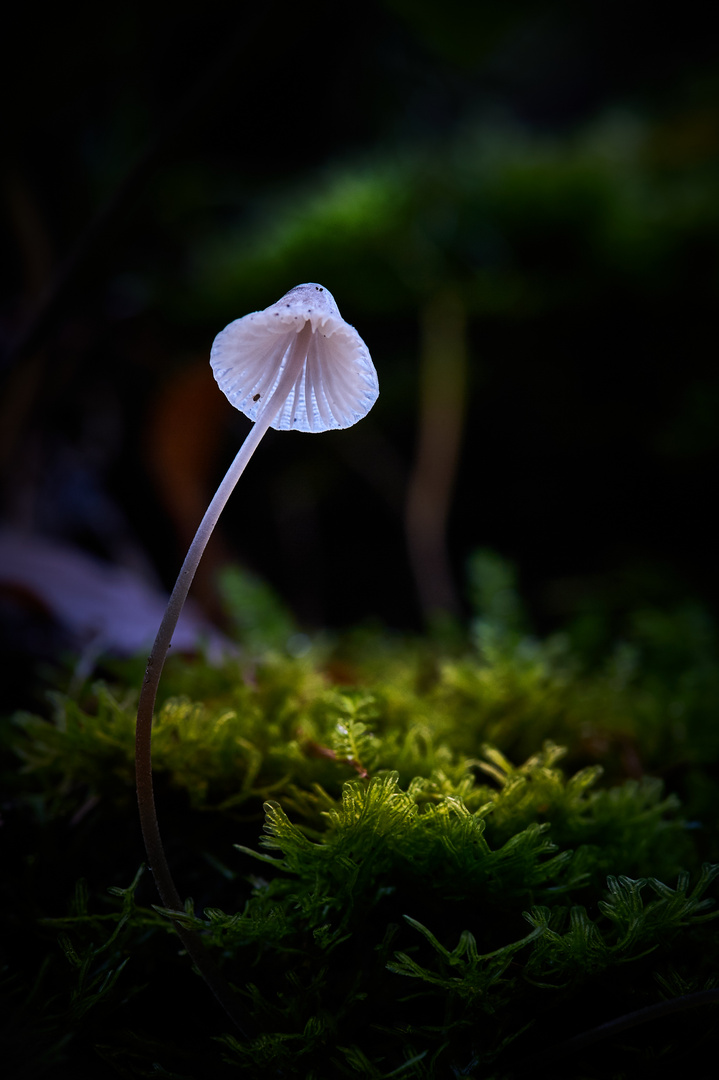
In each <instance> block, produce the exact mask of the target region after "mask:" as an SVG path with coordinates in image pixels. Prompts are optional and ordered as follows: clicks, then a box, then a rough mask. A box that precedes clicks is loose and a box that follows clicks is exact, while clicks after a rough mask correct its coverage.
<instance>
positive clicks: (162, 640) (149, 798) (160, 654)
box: [135, 412, 276, 1028]
mask: <svg viewBox="0 0 719 1080" xmlns="http://www.w3.org/2000/svg"><path fill="white" fill-rule="evenodd" d="M275 415H276V414H275V413H273V412H268V413H267V414H265V415H264V416H263V417H262V418H261V419H259V420H258V421H257V423H256V424H255V425H254V427H252V428H251V430H250V432H249V434H248V435H247V438H246V439H245V441H244V442H243V444H242V446H241V447H240V450H239V452H238V454H237V456H236V457H235V459H234V461H233V462H232V464H231V465H230V467H229V469H228V470H227V472H226V473H225V476H224V478H223V479H222V481H221V482H220V486H219V487H218V489H217V491H216V492H215V495H214V498H213V499H212V501H211V503H210V505H209V506H208V508H207V510H206V512H205V516H204V517H203V519H202V521H201V522H200V526H199V528H198V530H197V532H196V533H195V538H194V540H193V541H192V543H191V544H190V547H189V550H188V552H187V555H186V556H185V561H184V563H183V564H182V569H181V570H180V573H179V575H178V577H177V581H176V582H175V587H174V589H173V590H172V594H171V595H170V599H169V601H168V604H167V608H166V609H165V614H164V615H163V617H162V622H161V623H160V628H159V630H158V631H157V636H156V638H155V642H154V645H153V646H152V651H151V652H150V657H149V660H148V662H147V669H146V671H145V678H144V680H143V683H142V689H141V691H140V700H139V702H138V706H137V726H136V729H135V777H136V783H137V805H138V808H139V811H140V825H141V827H142V835H143V839H144V841H145V850H146V852H147V860H148V862H149V864H150V869H151V870H152V874H153V877H154V879H155V884H156V885H157V891H158V892H159V894H160V898H161V900H162V903H163V905H164V906H165V907H166V908H169V909H170V910H172V911H182V910H183V905H182V901H181V900H180V894H179V893H178V891H177V887H176V885H175V882H174V880H173V877H172V874H171V873H170V867H169V865H168V862H167V857H166V855H165V849H164V847H163V844H162V838H161V836H160V826H159V824H158V821H157V812H156V809H155V795H154V790H153V784H152V716H153V712H154V709H155V700H156V698H157V689H158V686H159V684H160V677H161V675H162V669H163V667H164V664H165V660H166V658H167V653H168V650H169V648H170V642H171V641H172V635H173V634H174V632H175V627H176V626H177V621H178V619H179V617H180V613H181V611H182V608H183V605H184V603H185V600H186V599H187V594H188V592H189V589H190V585H191V584H192V579H193V578H194V576H195V572H196V570H197V567H198V565H199V563H200V559H201V558H202V553H203V552H204V550H205V547H206V546H207V541H208V540H209V539H210V536H211V535H212V530H213V529H214V527H215V525H216V524H217V520H218V518H219V516H220V514H221V513H222V510H223V509H224V507H225V504H226V503H227V500H228V499H229V497H230V495H231V494H232V491H233V489H234V487H235V485H236V483H237V481H238V480H239V479H240V477H241V476H242V473H243V472H244V470H245V468H246V466H247V463H248V462H249V460H250V458H251V457H252V455H253V453H254V452H255V450H256V449H257V446H258V444H259V442H260V439H261V438H262V436H263V435H264V434H265V432H266V431H267V428H268V427H269V426H270V423H271V421H272V420H273V419H274V416H275ZM173 925H174V927H175V929H176V930H177V933H178V935H179V936H180V938H181V940H182V943H183V945H184V946H185V948H186V949H187V952H188V953H189V955H190V956H191V957H192V960H193V961H194V963H195V966H196V967H197V968H198V970H199V971H200V973H201V975H202V976H203V978H204V979H205V982H206V983H207V984H208V985H209V987H210V989H211V990H212V992H213V993H214V995H215V997H216V998H217V1000H218V1001H219V1002H220V1004H221V1005H222V1006H223V1008H224V1009H225V1011H226V1012H227V1013H228V1015H229V1016H230V1017H231V1019H232V1020H234V1021H235V1023H236V1024H238V1026H239V1027H240V1028H242V1027H243V1026H246V1025H245V1024H244V1023H243V1022H242V1021H241V1020H240V1017H239V1015H238V1013H239V1005H238V1001H237V998H236V996H235V995H234V994H233V993H232V991H231V990H230V988H229V986H228V985H227V983H226V982H225V980H224V978H223V977H222V976H221V975H220V973H219V971H218V969H217V968H216V967H215V964H214V962H213V961H212V959H211V957H210V955H209V953H208V952H207V950H206V949H205V947H204V945H203V944H202V941H201V939H200V937H199V935H198V934H196V933H195V932H194V931H192V930H188V929H187V928H186V927H183V926H181V925H180V924H179V923H177V922H175V923H174V924H173Z"/></svg>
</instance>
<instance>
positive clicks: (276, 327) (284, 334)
mask: <svg viewBox="0 0 719 1080" xmlns="http://www.w3.org/2000/svg"><path fill="white" fill-rule="evenodd" d="M210 363H211V365H212V370H213V372H214V376H215V379H216V380H217V383H218V385H219V387H220V389H221V390H222V392H223V393H224V394H225V396H226V397H227V398H228V400H229V401H230V402H231V403H232V404H233V405H234V406H235V408H237V409H239V410H240V411H241V412H243V413H244V414H245V416H248V417H249V418H250V420H258V419H260V418H261V417H262V416H263V415H264V414H265V413H266V412H267V411H268V410H271V411H272V412H275V411H276V415H274V416H273V418H272V420H271V421H270V426H271V427H273V428H277V429H278V430H280V431H288V430H295V431H328V430H330V429H331V428H346V427H351V426H352V424H356V423H357V421H358V420H361V419H362V417H363V416H366V414H367V413H368V412H369V410H370V409H371V408H372V406H373V405H374V403H375V401H376V400H377V396H378V394H379V387H378V382H377V372H376V371H375V368H374V364H373V363H372V360H371V358H370V354H369V350H368V348H367V346H366V345H365V343H364V341H363V340H362V338H361V337H360V336H359V334H358V333H357V331H356V330H355V328H354V327H353V326H350V325H349V323H346V322H345V321H344V319H343V318H342V316H341V315H340V313H339V311H338V309H337V304H336V303H335V301H334V297H333V296H332V294H331V293H330V292H328V291H327V289H325V288H323V286H322V285H317V284H316V283H315V282H308V283H307V284H306V285H297V286H296V287H295V288H294V289H290V291H289V292H288V293H286V294H285V295H284V296H283V297H282V299H281V300H278V301H277V303H276V304H272V305H271V306H270V307H268V308H265V310H264V311H254V312H252V314H251V315H245V316H243V318H241V319H236V320H235V321H234V322H232V323H230V325H229V326H226V327H225V329H224V330H222V331H221V332H220V333H219V334H218V335H217V337H216V338H215V340H214V343H213V345H212V351H211V353H210Z"/></svg>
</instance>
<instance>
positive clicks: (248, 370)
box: [135, 282, 379, 1030]
mask: <svg viewBox="0 0 719 1080" xmlns="http://www.w3.org/2000/svg"><path fill="white" fill-rule="evenodd" d="M210 363H211V365H212V370H213V372H214V375H215V379H216V380H217V383H218V385H219V387H220V389H221V390H222V391H223V393H224V394H225V395H226V397H227V398H228V399H229V401H230V402H231V403H232V404H233V405H234V406H235V407H236V408H238V409H240V411H241V412H243V413H244V414H245V415H246V416H248V417H249V418H250V419H251V420H253V421H254V425H253V427H252V428H251V429H250V431H249V433H248V435H247V438H246V439H245V441H244V443H243V444H242V446H241V447H240V450H239V452H238V454H237V456H236V457H235V459H234V461H233V462H232V464H231V465H230V467H229V469H228V470H227V473H226V474H225V476H224V478H223V480H222V481H221V482H220V485H219V487H218V489H217V491H216V492H215V495H214V496H213V498H212V501H211V502H210V505H209V506H208V508H207V510H206V512H205V515H204V517H203V519H202V521H201V522H200V525H199V528H198V530H197V532H196V534H195V538H194V540H193V541H192V543H191V544H190V547H189V549H188V552H187V555H186V556H185V561H184V563H183V564H182V568H181V570H180V573H179V575H178V578H177V581H176V583H175V587H174V589H173V590H172V594H171V596H170V599H169V601H168V604H167V608H166V610H165V614H164V616H163V618H162V622H161V623H160V628H159V630H158V631H157V637H156V638H155V643H154V645H153V647H152V651H151V653H150V657H149V660H148V663H147V670H146V671H145V678H144V681H143V684H142V689H141V691H140V700H139V702H138V708H137V727H136V741H135V771H136V780H137V801H138V806H139V811H140V823H141V826H142V834H143V837H144V841H145V849H146V851H147V858H148V862H149V864H150V867H151V869H152V873H153V876H154V878H155V883H156V885H157V889H158V892H159V894H160V897H161V899H162V903H163V904H164V906H165V907H166V908H168V909H170V910H172V911H177V912H182V911H183V905H182V902H181V900H180V895H179V893H178V891H177V888H176V886H175V883H174V881H173V879H172V875H171V873H170V869H169V866H168V863H167V858H166V856H165V851H164V848H163V845H162V840H161V838H160V830H159V826H158V822H157V814H156V811H155V799H154V793H153V785H152V756H151V744H152V715H153V711H154V707H155V699H156V697H157V688H158V686H159V682H160V676H161V675H162V668H163V666H164V663H165V658H166V657H167V652H168V649H169V648H170V643H171V641H172V635H173V633H174V630H175V626H176V625H177V620H178V619H179V616H180V612H181V611H182V608H183V605H184V603H185V599H186V597H187V594H188V591H189V589H190V585H191V584H192V579H193V578H194V576H195V571H196V570H197V567H198V564H199V562H200V559H201V557H202V553H203V551H204V550H205V547H206V545H207V541H208V540H209V538H210V536H211V534H212V530H213V529H214V527H215V525H216V524H217V520H218V518H219V516H220V514H221V513H222V510H223V508H224V506H225V503H226V502H227V500H228V498H229V497H230V495H231V493H232V491H233V489H234V487H235V484H236V483H237V481H238V480H239V478H240V476H241V475H242V473H243V472H244V470H245V467H246V466H247V463H248V461H249V460H250V458H251V457H252V455H253V453H254V452H255V450H256V449H257V445H258V443H259V442H260V439H261V438H262V436H263V435H264V434H265V432H266V431H267V429H268V428H269V427H274V428H277V429H278V430H279V431H288V430H295V431H311V432H317V431H329V430H331V429H333V428H346V427H351V426H352V425H353V424H355V423H357V421H358V420H361V419H362V417H363V416H365V415H366V414H367V413H368V412H369V410H370V409H371V408H372V406H373V405H374V403H375V401H376V400H377V395H378V394H379V388H378V383H377V372H376V371H375V368H374V365H373V363H372V360H371V358H370V355H369V351H368V349H367V346H366V345H365V343H364V342H363V340H362V338H361V337H360V336H359V334H358V333H357V331H356V330H355V329H354V327H352V326H350V325H349V324H348V323H346V322H345V321H344V319H343V318H342V317H341V315H340V313H339V310H338V309H337V305H336V303H335V301H334V298H333V296H332V294H331V293H330V292H328V291H327V289H325V288H323V287H322V286H321V285H317V284H316V283H314V282H310V283H308V284H305V285H297V286H296V287H295V288H294V289H290V291H289V292H288V293H286V294H285V295H284V296H283V297H282V298H281V299H280V300H278V301H277V303H276V304H272V305H271V306H270V307H268V308H265V310H264V311H255V312H252V314H250V315H245V316H243V318H241V319H236V320H235V321H234V322H232V323H230V324H229V326H227V327H225V329H224V330H222V331H221V332H220V333H219V334H218V335H217V337H216V338H215V341H214V343H213V345H212V350H211V353H210ZM174 925H175V928H176V930H177V932H178V934H179V935H180V937H181V939H182V942H183V944H184V946H185V948H186V949H187V951H188V953H189V954H190V956H191V957H192V959H193V961H194V962H195V964H196V966H197V968H198V969H199V970H200V972H201V973H202V975H203V977H204V978H205V981H206V982H207V983H208V985H209V986H210V988H211V989H212V991H213V992H214V994H215V996H216V997H217V998H218V1000H219V1001H220V1003H221V1004H222V1005H223V1007H224V1008H225V1010H226V1011H227V1013H228V1014H229V1015H230V1016H231V1017H232V1019H233V1020H234V1021H235V1022H236V1023H237V1024H238V1025H239V1026H240V1027H241V1028H244V1029H245V1030H246V1029H247V1025H246V1022H245V1019H244V1018H243V1016H242V1014H241V1011H240V1008H239V1005H238V1002H237V999H236V997H235V995H234V994H233V993H232V991H231V990H230V988H229V986H227V984H226V983H225V980H224V979H223V977H222V976H221V974H220V972H219V971H218V970H217V969H216V968H215V966H214V962H213V961H212V959H211V957H210V956H209V954H208V953H207V952H206V950H205V948H204V945H203V944H202V942H201V940H200V938H199V936H198V935H197V934H196V933H195V932H194V931H191V930H189V929H187V928H186V927H184V926H182V925H181V924H180V923H179V922H175V924H174Z"/></svg>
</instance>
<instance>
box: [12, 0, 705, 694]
mask: <svg viewBox="0 0 719 1080" xmlns="http://www.w3.org/2000/svg"><path fill="white" fill-rule="evenodd" d="M712 24H713V20H712V9H711V5H708V4H703V3H694V2H691V0H690V2H687V3H684V4H683V5H681V7H680V8H678V9H677V8H673V9H669V8H667V9H664V10H659V9H657V8H655V9H653V11H652V15H651V18H650V19H649V18H647V16H646V7H645V5H643V4H638V3H633V2H631V0H624V2H622V3H617V2H612V0H609V2H607V0H604V2H602V3H599V2H598V0H597V2H595V0H589V2H587V3H583V4H579V5H578V4H576V3H569V2H560V0H557V2H554V3H552V2H545V3H534V2H529V0H524V2H516V3H513V4H501V3H496V2H492V0H475V2H471V3H470V2H469V0H443V2H442V3H438V2H429V0H368V2H367V3H365V4H363V5H361V6H354V7H347V8H342V7H341V6H340V5H337V4H330V3H327V2H325V0H317V2H316V3H314V4H313V5H311V6H309V7H307V6H303V5H295V4H292V5H290V4H286V3H281V2H278V3H274V4H273V3H268V4H263V5H250V4H237V3H232V4H231V3H228V2H226V0H206V2H205V3H203V4H202V5H200V4H196V3H181V2H180V3H173V4H169V3H163V2H156V0H155V2H152V0H150V2H143V3H139V2H137V0H123V3H122V4H120V3H112V2H110V3H106V4H103V5H101V6H96V7H95V8H92V9H89V8H87V6H85V5H78V4H70V5H52V6H51V5H47V6H46V7H44V8H43V9H42V11H40V9H39V8H37V7H36V6H32V5H25V6H21V5H13V7H12V9H11V10H10V11H8V12H6V13H5V15H4V25H5V29H4V38H5V49H4V53H5V60H4V64H3V67H4V74H3V78H4V80H5V89H4V93H3V136H2V142H3V154H2V162H3V163H2V213H1V215H0V230H1V244H2V252H3V259H2V269H1V271H0V272H1V275H2V277H1V279H0V283H1V296H0V353H1V356H2V370H1V377H2V403H1V405H0V410H1V411H0V427H1V443H0V464H1V469H2V494H1V499H2V502H1V513H2V532H1V534H0V535H1V536H2V543H1V544H0V555H1V558H0V605H1V607H0V611H1V614H2V623H3V639H2V652H3V663H4V666H5V669H6V671H5V674H4V678H3V693H4V696H5V697H7V698H8V699H10V700H11V701H13V702H17V703H21V704H22V703H24V701H25V699H26V697H27V694H28V685H29V680H30V681H31V680H32V678H34V673H35V672H36V671H37V665H38V663H41V662H44V661H45V660H47V659H49V658H52V657H55V656H57V655H58V654H59V653H61V652H62V651H63V650H64V649H67V648H76V649H80V650H81V651H82V650H86V651H87V652H88V656H89V657H90V660H89V661H88V664H89V663H91V660H92V657H93V656H94V655H95V654H96V653H99V652H101V651H102V650H103V649H106V648H107V649H110V650H112V649H113V648H115V649H117V650H120V651H122V650H123V649H125V650H127V649H132V647H134V646H135V645H138V644H139V643H140V642H139V638H140V637H141V636H142V634H141V629H142V628H144V627H145V623H147V624H150V623H152V622H153V620H154V619H155V617H156V616H155V606H153V605H154V604H155V600H156V599H157V594H158V592H159V591H162V590H167V589H169V588H170V587H171V585H172V583H173V581H174V577H175V574H176V572H177V569H178V566H179V564H180V562H181V560H182V557H183V555H184V551H185V549H186V546H187V544H188V542H189V540H190V538H191V536H192V535H193V533H194V529H195V526H196V524H197V522H198V520H199V518H200V516H201V514H202V512H203V509H204V506H205V505H206V503H207V501H208V500H209V497H210V496H211V494H212V491H213V490H214V486H215V484H216V483H217V482H218V480H219V479H220V477H221V476H222V474H223V472H224V470H225V468H226V467H227V465H228V464H229V462H230V460H231V459H232V457H233V456H234V454H235V452H236V450H237V448H238V447H239V444H240V442H241V440H242V438H243V437H244V435H245V433H246V431H247V429H248V426H249V423H248V421H246V420H245V419H244V418H243V417H242V416H241V415H240V414H238V413H236V412H235V411H234V410H233V409H232V408H231V407H230V406H229V405H228V404H227V402H226V401H225V400H224V398H223V397H222V395H221V393H220V392H219V390H218V389H217V388H216V386H215V384H214V381H213V379H212V375H211V371H210V367H209V363H208V357H209V349H210V345H211V343H212V339H213V337H214V335H215V334H216V333H217V332H218V331H219V330H220V329H222V327H223V326H225V325H226V324H227V323H228V322H230V321H231V320H232V319H234V318H237V317H239V316H240V315H243V314H245V313H247V312H248V311H252V310H256V309H258V308H262V307H265V306H266V305H267V304H269V303H272V302H274V301H275V300H276V299H278V298H279V296H281V295H282V294H283V293H284V292H285V291H287V289H289V288H291V287H292V286H293V285H295V284H297V283H299V282H303V281H319V282H321V283H322V284H323V285H325V286H326V287H327V288H329V289H330V290H331V291H332V292H333V294H334V295H335V298H336V299H337V302H338V304H339V307H340V310H341V311H342V314H343V315H344V316H345V318H346V319H347V320H348V321H349V322H351V323H352V324H354V325H355V326H356V327H357V329H358V330H359V332H360V334H361V335H362V336H363V338H364V339H365V341H366V342H367V344H368V346H369V348H370V351H371V353H372V356H373V359H374V361H375V364H376V367H377V369H378V372H379V377H380V390H381V394H380V398H379V401H378V403H377V405H376V406H375V408H374V409H373V411H372V413H371V414H370V415H369V416H368V417H367V419H366V420H364V421H363V422H362V423H361V424H359V425H357V426H356V427H355V428H353V429H352V430H350V431H346V432H338V433H328V434H325V435H322V436H308V435H300V434H296V433H288V434H281V433H274V432H271V433H270V434H269V435H268V437H267V438H266V439H265V441H264V443H263V445H262V446H261V448H260V451H259V452H258V453H257V455H256V457H255V459H254V460H253V462H252V464H251V466H250V468H249V470H248V472H247V473H246V475H245V477H244V478H243V479H242V481H241V485H240V487H239V488H238V490H237V492H236V493H235V496H234V497H233V499H232V502H231V504H230V506H229V507H228V509H227V511H226V513H225V516H224V517H223V519H222V524H221V529H220V532H219V534H218V536H217V538H216V540H215V541H214V542H213V546H212V548H211V550H210V551H208V556H207V559H206V561H205V563H204V564H203V567H202V570H201V573H200V575H199V576H198V580H197V586H196V589H195V600H196V604H197V608H196V612H195V614H196V616H197V617H198V618H200V617H204V618H206V619H209V620H211V621H212V622H213V624H214V625H216V626H218V627H219V628H220V629H222V625H223V624H222V609H221V604H220V600H219V597H218V591H217V587H216V583H215V582H216V573H217V570H218V568H219V567H221V566H222V565H226V564H227V563H237V564H239V565H241V566H242V567H244V568H245V569H247V570H249V571H251V572H252V573H254V574H256V575H259V577H260V578H262V579H264V580H265V581H267V582H268V583H269V584H270V585H271V586H272V587H273V588H274V589H275V590H276V591H277V593H278V594H279V596H280V597H281V598H282V600H283V601H284V603H286V605H287V606H288V607H289V608H290V609H291V610H292V611H293V612H294V615H295V617H296V619H297V623H298V625H299V626H301V627H305V628H307V629H316V628H321V627H328V628H338V627H346V626H348V625H351V624H354V623H357V622H368V621H370V622H372V621H373V622H376V623H380V624H383V625H386V626H388V627H392V628H396V629H398V630H419V629H421V628H422V627H424V626H427V625H432V624H436V623H437V621H438V619H439V620H441V619H442V618H444V617H449V618H455V619H459V620H461V619H462V618H463V617H465V616H466V613H467V602H468V600H467V598H468V586H467V564H468V560H469V559H470V557H471V555H472V553H473V552H475V551H476V550H478V549H489V550H491V551H494V552H497V553H499V554H500V555H501V556H503V557H504V558H506V559H508V560H510V561H511V563H513V564H514V565H515V566H516V568H517V573H518V578H519V587H520V590H521V593H522V595H523V597H524V599H525V603H526V606H527V610H528V613H529V620H530V623H531V626H532V627H533V628H534V630H536V632H538V633H542V634H543V633H548V632H551V631H553V630H556V629H558V628H560V627H564V626H568V625H571V626H574V627H575V629H576V632H577V634H578V635H579V636H581V635H582V634H583V635H584V638H583V640H584V644H585V646H586V648H587V649H588V650H590V651H591V649H593V648H594V649H597V650H598V649H600V648H601V646H602V643H603V642H604V641H605V640H607V639H608V638H609V637H611V636H612V635H616V634H617V633H621V631H622V625H623V619H625V618H626V616H627V613H628V612H631V611H636V610H637V609H638V608H641V607H642V606H647V605H648V606H652V607H659V608H665V609H667V610H668V609H671V608H672V607H676V606H677V605H681V604H682V603H685V602H686V601H692V602H694V601H698V602H700V603H701V604H702V605H704V607H705V608H706V609H708V610H714V611H716V609H717V606H718V605H719V577H718V575H717V550H716V549H717V541H716V525H715V521H714V513H715V511H714V504H715V503H716V498H717V480H716V476H717V464H718V461H719V424H718V422H717V414H718V410H719V370H718V367H717V348H716V325H717V316H716V311H717V296H718V294H719V259H718V255H719V68H718V66H717V48H716V39H715V36H714V34H713V33H712ZM88 559H90V560H93V561H87V562H85V561H83V560H88ZM97 560H99V562H98V561H97ZM103 574H104V575H105V576H104V577H103ZM97 575H100V576H99V577H98V576H97ZM113 575H114V576H113ZM101 582H102V583H101ZM106 586H107V591H106V592H105V591H104V590H105V587H106ZM110 586H112V587H110ZM113 589H114V591H113ZM133 590H136V591H133ZM130 595H131V596H132V600H131V602H129V603H125V604H124V605H123V603H122V602H121V598H122V597H125V599H126V600H127V597H128V596H130ZM83 598H84V599H83ZM113 598H114V599H113ZM83 605H84V607H83ZM577 628H579V629H577ZM142 632H143V633H144V629H143V630H142ZM140 644H141V643H140Z"/></svg>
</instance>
